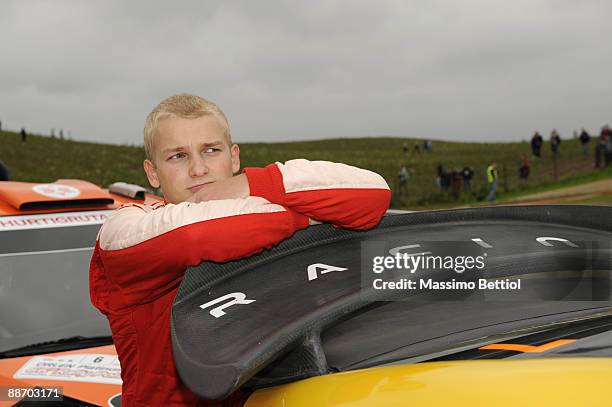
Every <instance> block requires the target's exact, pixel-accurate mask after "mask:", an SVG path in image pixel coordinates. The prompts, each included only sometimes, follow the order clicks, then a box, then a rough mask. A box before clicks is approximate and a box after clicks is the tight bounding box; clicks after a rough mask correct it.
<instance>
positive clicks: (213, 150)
mask: <svg viewBox="0 0 612 407" xmlns="http://www.w3.org/2000/svg"><path fill="white" fill-rule="evenodd" d="M217 151H221V149H220V148H213V147H211V148H207V149H206V150H204V152H205V153H216V152H217Z"/></svg>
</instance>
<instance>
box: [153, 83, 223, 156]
mask: <svg viewBox="0 0 612 407" xmlns="http://www.w3.org/2000/svg"><path fill="white" fill-rule="evenodd" d="M202 116H215V117H216V118H217V119H219V122H220V123H221V125H222V126H223V127H224V133H225V136H226V137H227V141H228V143H229V144H230V145H232V136H231V134H230V128H229V122H228V121H227V117H225V114H224V113H223V111H222V110H221V108H220V107H219V106H217V105H216V104H214V103H213V102H211V101H210V100H206V99H204V98H202V97H200V96H196V95H192V94H190V93H179V94H176V95H173V96H170V97H168V98H166V99H164V100H162V101H161V102H159V104H158V105H157V106H155V108H154V109H153V110H152V111H151V113H149V115H148V116H147V119H146V120H145V125H144V149H145V155H146V157H147V159H149V160H150V159H151V152H152V151H153V136H154V135H155V131H156V130H157V125H158V123H159V121H160V120H162V119H167V118H172V117H180V118H183V119H197V118H199V117H202Z"/></svg>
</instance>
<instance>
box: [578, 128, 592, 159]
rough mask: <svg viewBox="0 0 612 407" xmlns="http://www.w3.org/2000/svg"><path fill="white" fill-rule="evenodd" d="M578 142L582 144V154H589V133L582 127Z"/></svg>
mask: <svg viewBox="0 0 612 407" xmlns="http://www.w3.org/2000/svg"><path fill="white" fill-rule="evenodd" d="M579 138H580V144H581V145H582V155H583V156H585V157H588V156H589V142H590V141H591V135H590V134H589V133H587V131H586V130H585V129H584V127H583V128H582V131H580V136H579Z"/></svg>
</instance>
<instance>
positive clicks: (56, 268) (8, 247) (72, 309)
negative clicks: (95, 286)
mask: <svg viewBox="0 0 612 407" xmlns="http://www.w3.org/2000/svg"><path fill="white" fill-rule="evenodd" d="M99 228H100V225H99V224H98V225H80V226H68V227H56V228H32V229H26V230H13V231H0V352H3V351H6V350H11V349H16V348H20V347H23V346H27V345H32V344H36V343H40V342H46V341H54V340H58V339H62V338H68V337H73V336H83V337H91V336H106V335H110V329H109V327H108V322H107V320H106V318H105V317H104V316H103V315H102V314H100V312H99V311H97V310H96V309H95V308H94V307H93V306H92V305H91V303H90V300H89V288H88V286H89V283H88V281H89V272H88V270H89V260H90V258H91V253H92V251H93V246H94V244H95V239H96V234H97V232H98V230H99Z"/></svg>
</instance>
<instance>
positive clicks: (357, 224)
mask: <svg viewBox="0 0 612 407" xmlns="http://www.w3.org/2000/svg"><path fill="white" fill-rule="evenodd" d="M244 171H245V173H246V175H247V178H248V180H249V189H250V194H251V195H252V196H261V197H263V198H266V199H267V200H268V201H270V202H272V203H275V204H279V205H283V206H285V207H287V208H290V209H292V210H295V211H296V212H299V213H301V214H303V215H306V216H308V217H309V218H312V219H315V220H318V221H321V222H329V223H332V224H334V225H335V226H338V227H343V228H347V229H368V228H371V227H374V226H376V224H378V222H379V221H380V219H381V218H382V216H383V215H384V214H385V212H386V210H387V209H388V208H389V202H390V199H391V191H390V190H389V186H388V185H387V183H386V181H385V180H384V179H383V177H381V176H380V175H378V174H376V173H374V172H372V171H368V170H364V169H361V168H356V167H352V166H349V165H346V164H340V163H333V162H328V161H308V160H304V159H298V160H290V161H287V162H286V163H284V164H283V163H278V162H277V163H275V164H270V165H268V166H267V167H265V168H246V169H245V170H244Z"/></svg>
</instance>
